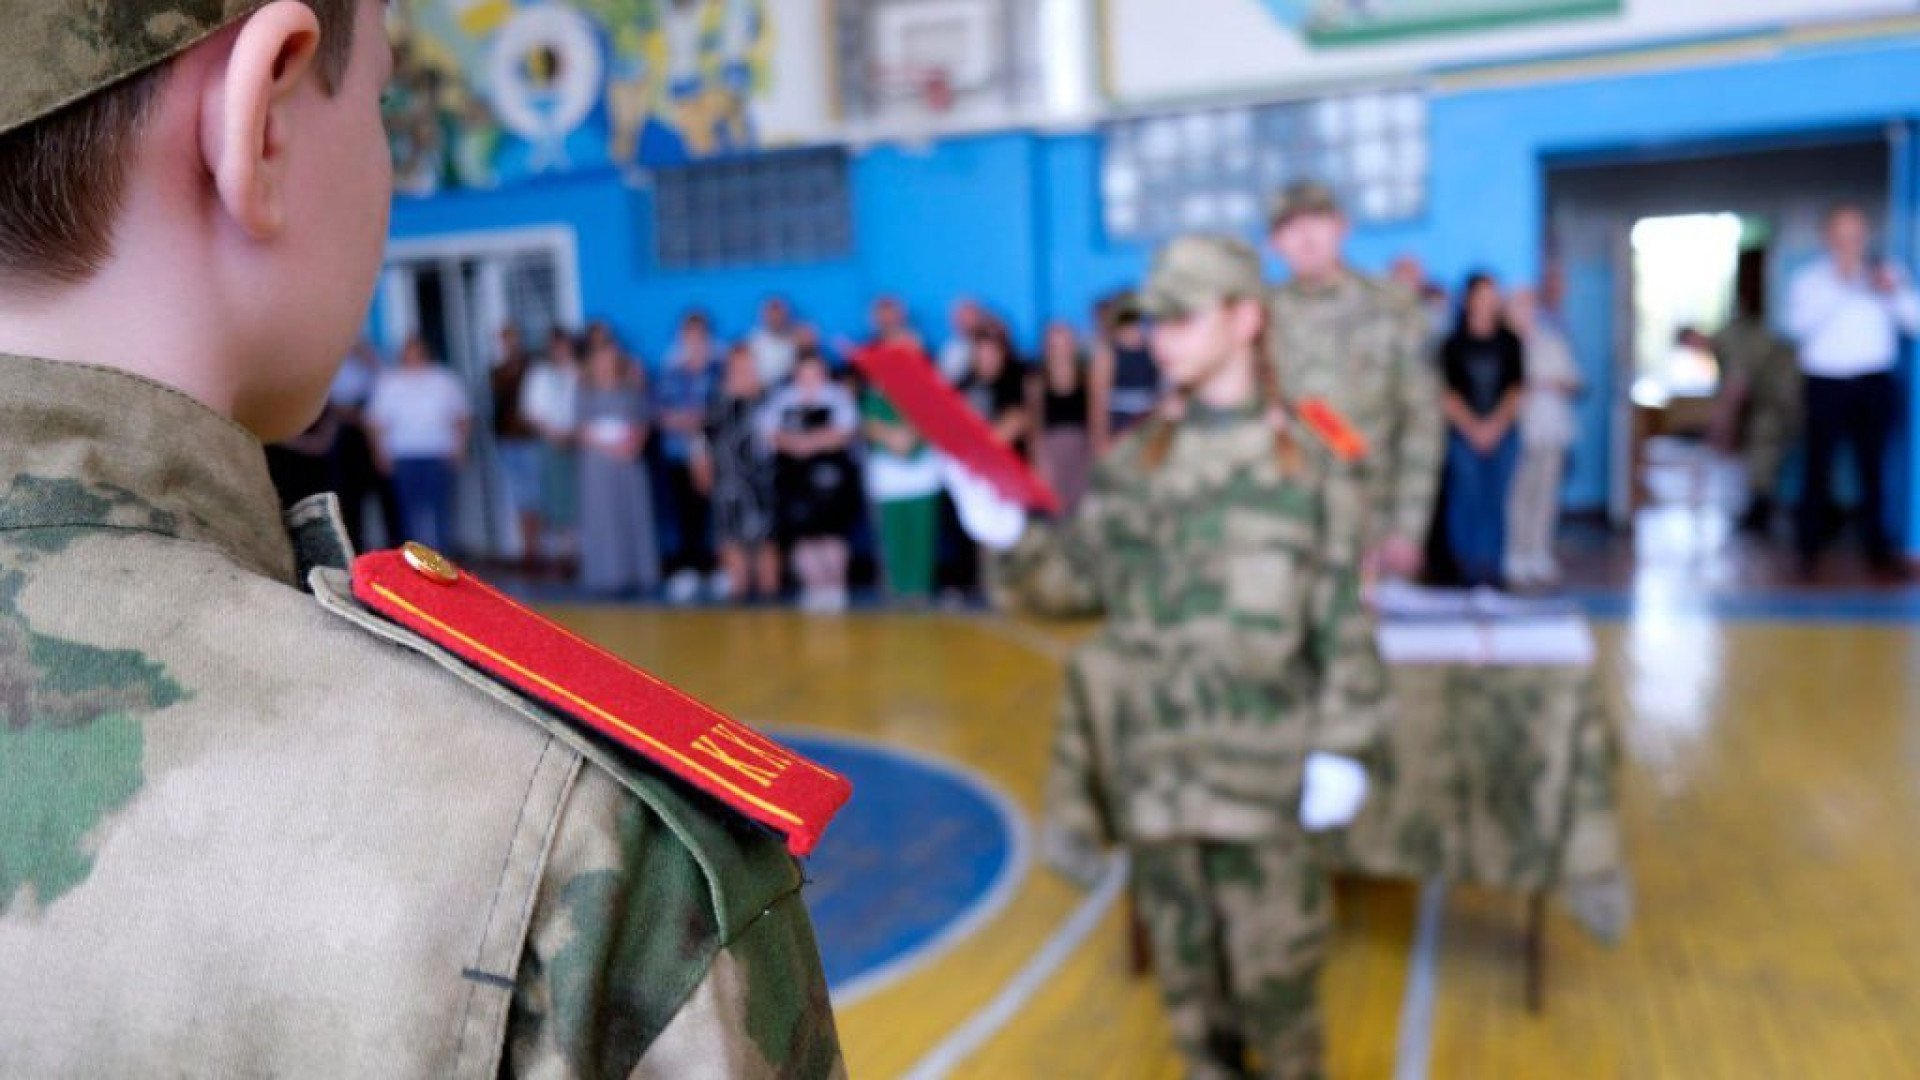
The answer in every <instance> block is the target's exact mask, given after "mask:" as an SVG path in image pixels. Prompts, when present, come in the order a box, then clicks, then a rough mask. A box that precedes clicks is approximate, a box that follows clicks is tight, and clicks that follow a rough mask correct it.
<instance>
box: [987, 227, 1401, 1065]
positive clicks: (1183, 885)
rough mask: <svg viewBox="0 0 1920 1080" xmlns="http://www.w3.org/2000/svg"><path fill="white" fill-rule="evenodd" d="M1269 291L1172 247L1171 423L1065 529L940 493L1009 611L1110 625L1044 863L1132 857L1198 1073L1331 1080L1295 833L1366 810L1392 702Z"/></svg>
mask: <svg viewBox="0 0 1920 1080" xmlns="http://www.w3.org/2000/svg"><path fill="white" fill-rule="evenodd" d="M1262 295H1263V288H1262V285H1261V280H1260V263H1259V258H1258V256H1256V255H1255V254H1254V252H1253V251H1252V250H1251V249H1250V248H1248V247H1247V246H1246V245H1245V244H1243V243H1241V242H1239V241H1237V240H1231V239H1226V238H1217V237H1187V238H1183V239H1180V240H1177V241H1175V242H1174V243H1173V244H1171V245H1170V246H1169V247H1168V248H1167V249H1166V250H1165V251H1163V252H1162V253H1161V254H1160V256H1159V258H1158V259H1157V260H1156V262H1155V266H1154V270H1153V274H1152V277H1151V279H1150V281H1149V283H1148V286H1147V288H1146V290H1145V294H1144V301H1145V303H1146V304H1147V305H1148V307H1149V308H1150V310H1151V312H1152V314H1153V315H1154V316H1155V317H1156V319H1157V324H1156V326H1155V328H1154V351H1155V354H1156V360H1157V362H1158V363H1159V364H1160V366H1161V368H1162V371H1163V373H1164V374H1165V376H1166V378H1167V382H1168V383H1169V384H1171V385H1172V386H1174V387H1175V388H1176V394H1175V399H1174V402H1173V406H1172V407H1170V408H1168V409H1164V410H1163V411H1162V412H1161V413H1160V414H1159V415H1158V416H1157V417H1156V418H1155V419H1154V420H1152V421H1151V422H1149V423H1148V424H1147V425H1145V426H1144V427H1143V428H1141V429H1139V430H1138V431H1136V432H1135V434H1133V435H1132V436H1130V437H1129V438H1128V439H1127V440H1125V441H1124V442H1122V443H1121V445H1120V446H1119V447H1118V448H1116V450H1115V452H1114V453H1113V454H1112V455H1110V456H1109V457H1108V458H1107V459H1106V460H1105V461H1104V462H1103V463H1102V465H1101V466H1100V468H1099V470H1098V472H1097V474H1096V476H1095V479H1094V483H1093V487H1092V490H1091V492H1090V493H1089V495H1088V496H1087V500H1086V502H1085V503H1084V504H1083V505H1082V508H1081V510H1080V511H1079V513H1078V514H1077V515H1076V516H1075V517H1074V518H1072V519H1071V520H1070V521H1068V522H1066V523H1065V524H1064V525H1062V526H1060V527H1058V528H1046V527H1041V526H1035V527H1032V528H1027V527H1026V526H1025V523H1024V520H1023V518H1022V516H1021V515H1020V514H1019V512H1018V511H1017V510H1014V509H1013V508H1012V507H1011V504H1007V503H1004V502H1001V501H999V499H998V498H997V496H995V495H994V494H993V493H992V492H991V491H990V490H988V489H986V488H985V487H984V486H983V485H981V484H980V483H979V482H978V481H977V480H975V479H974V478H972V477H969V476H967V475H965V474H962V473H955V474H953V475H951V476H950V480H949V482H950V484H951V486H952V488H953V490H954V492H955V495H956V500H957V502H958V503H959V506H960V510H961V514H962V520H963V522H965V523H966V524H967V526H968V528H969V530H970V531H972V532H974V533H975V534H976V537H977V538H978V539H979V540H980V541H981V542H982V543H984V544H987V545H988V546H990V547H996V548H1000V549H1002V554H1001V555H1000V556H999V557H998V558H997V559H996V560H995V562H996V571H997V573H998V577H999V581H998V587H997V589H996V593H997V595H998V596H999V597H1000V598H1002V599H1003V600H1004V601H1006V602H1008V603H1010V604H1014V605H1017V606H1020V607H1025V608H1028V609H1031V610H1033V611H1036V612H1038V613H1042V614H1050V615H1072V614H1084V613H1091V612H1095V611H1104V612H1105V614H1106V626H1105V629H1104V632H1102V633H1101V634H1100V635H1099V637H1098V638H1096V639H1095V640H1094V641H1093V642H1092V643H1090V644H1088V645H1087V646H1085V647H1083V648H1082V649H1080V650H1079V651H1078V652H1077V653H1076V654H1075V656H1074V658H1073V660H1072V663H1071V664H1070V666H1069V669H1068V673H1067V694H1066V699H1065V704H1064V707H1063V709H1062V711H1061V715H1060V719H1059V726H1058V728H1057V730H1056V735H1055V743H1054V760H1053V769H1052V776H1051V778H1050V782H1049V790H1048V793H1047V818H1048V830H1047V835H1048V839H1047V845H1046V846H1047V849H1048V854H1049V857H1050V859H1052V861H1054V862H1055V864H1056V865H1057V866H1061V868H1062V869H1064V870H1067V871H1068V872H1069V873H1070V874H1073V875H1074V876H1077V877H1083V878H1084V877H1085V876H1087V869H1088V868H1089V864H1088V858H1087V856H1088V855H1090V854H1091V853H1092V852H1093V851H1094V850H1095V849H1096V847H1097V846H1098V845H1100V844H1105V843H1119V844H1123V845H1125V847H1126V848H1127V849H1128V850H1129V851H1130V852H1131V853H1132V856H1133V873H1134V887H1135V893H1136V895H1137V897H1138V900H1139V904H1140V910H1141V914H1142V915H1143V916H1144V918H1145V920H1146V923H1147V926H1148V929H1149V930H1150V932H1151V935H1152V940H1153V945H1154V953H1155V960H1156V962H1157V967H1158V971H1159V975H1160V982H1161V987H1162V990H1163V992H1164V995H1165V999H1166V1004H1167V1009H1168V1013H1169V1018H1170V1020H1171V1023H1172V1027H1173V1031H1174V1037H1175V1039H1176V1041H1177V1042H1178V1044H1179V1047H1180V1050H1181V1052H1182V1054H1183V1055H1185V1057H1186V1059H1187V1061H1188V1063H1189V1066H1190V1068H1191V1070H1192V1075H1194V1076H1199V1077H1235V1076H1246V1075H1250V1074H1252V1073H1253V1071H1254V1070H1255V1068H1256V1067H1257V1068H1258V1070H1259V1071H1260V1073H1262V1074H1264V1075H1271V1076H1284V1077H1298V1076H1312V1075H1316V1074H1317V1073H1318V1072H1319V1069H1320V1061H1321V1035H1320V1021H1319V1016H1318V1010H1317V1006H1316V1003H1315V998H1316V984H1317V981H1318V975H1319V969H1320V964H1321V957H1322V954H1323V950H1324V946H1325V939H1326V935H1327V932H1328V925H1329V923H1328V916H1329V910H1328V908H1329V896H1328V885H1327V880H1326V874H1325V871H1324V869H1323V868H1322V866H1321V865H1320V864H1319V862H1318V861H1317V859H1316V857H1315V854H1314V851H1313V846H1312V845H1311V844H1310V843H1309V840H1308V836H1307V833H1308V831H1310V830H1313V829H1316V828H1322V827H1328V826H1331V825H1335V824H1343V823H1344V822H1345V821H1346V820H1349V819H1350V818H1351V817H1352V815H1353V814H1354V812H1356V811H1357V810H1358V808H1359V803H1360V799H1361V797H1362V796H1363V794H1364V787H1365V780H1364V773H1362V772H1361V770H1360V768H1359V766H1358V764H1357V763H1356V762H1355V760H1354V759H1353V757H1352V756H1351V755H1357V754H1359V753H1361V752H1362V751H1363V750H1364V749H1365V747H1366V746H1367V744H1368V743H1369V742H1370V741H1371V740H1372V737H1373V735H1374V733H1375V730H1376V724H1377V718H1378V716H1379V711H1378V710H1379V707H1380V705H1381V701H1382V691H1383V677H1382V676H1383V673H1382V669H1381V666H1380V662H1379V659H1378V656H1377V654H1376V652H1375V651H1374V647H1373V643H1372V634H1371V627H1370V625H1369V619H1368V617H1367V616H1366V614H1365V612H1364V611H1363V609H1362V607H1361V604H1360V591H1359V576H1358V571H1357V564H1358V551H1357V541H1356V540H1355V539H1353V538H1354V537H1356V536H1357V535H1358V532H1359V530H1357V529H1351V528H1349V527H1347V521H1346V516H1347V515H1351V514H1356V513H1362V512H1364V511H1365V504H1364V493H1362V492H1361V491H1359V490H1358V485H1357V483H1355V482H1354V481H1353V480H1350V479H1346V478H1345V476H1344V475H1343V474H1344V470H1338V471H1337V470H1335V469H1334V468H1333V466H1332V464H1331V462H1330V460H1329V458H1328V455H1327V454H1326V453H1325V452H1324V450H1323V448H1322V447H1321V446H1319V445H1318V444H1317V443H1312V442H1309V441H1308V440H1307V439H1306V438H1305V437H1302V438H1300V439H1299V440H1297V441H1296V439H1295V438H1294V435H1293V431H1294V430H1295V429H1296V428H1298V427H1299V425H1298V424H1297V423H1288V422H1284V421H1283V419H1282V414H1281V413H1280V412H1279V411H1278V409H1277V408H1275V407H1274V405H1273V402H1274V399H1275V396H1276V395H1275V394H1274V392H1273V388H1272V382H1271V378H1270V376H1268V375H1266V374H1263V373H1264V372H1267V371H1269V369H1268V368H1267V367H1266V365H1265V364H1263V363H1261V362H1260V357H1261V354H1260V350H1259V337H1260V334H1261V331H1262V326H1263V324H1264V320H1265V313H1264V310H1263V305H1262V299H1261V298H1262ZM1303 788H1304V789H1305V795H1304V798H1303ZM1256 1063H1257V1066H1256Z"/></svg>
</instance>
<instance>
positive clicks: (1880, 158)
mask: <svg viewBox="0 0 1920 1080" xmlns="http://www.w3.org/2000/svg"><path fill="white" fill-rule="evenodd" d="M1891 169H1892V155H1891V153H1890V150H1889V142H1888V135H1887V133H1886V132H1885V131H1880V130H1874V131H1861V132H1847V133H1833V134H1824V135H1819V136H1808V135H1793V136H1782V137H1780V138H1778V139H1774V140H1769V142H1768V143H1767V144H1759V145H1756V143H1755V142H1752V141H1747V142H1742V143H1738V144H1728V143H1715V144H1702V145H1698V146H1691V147H1663V148H1658V149H1654V150H1648V149H1633V150H1622V151H1618V152H1610V153H1586V154H1580V155H1577V156H1571V155H1570V156H1567V157H1564V158H1559V159H1556V160H1553V161H1551V162H1549V163H1548V168H1547V192H1548V222H1547V245H1548V249H1549V250H1550V251H1551V252H1552V254H1553V256H1554V258H1555V260H1556V262H1557V263H1558V264H1559V266H1560V268H1561V270H1562V272H1563V276H1564V279H1565V281H1566V284H1567V293H1566V299H1565V302H1564V304H1563V308H1562V311H1561V313H1560V314H1561V317H1562V320H1563V323H1564V325H1565V327H1566V330H1567V334H1568V336H1569V338H1570V339H1571V341H1572V342H1573V345H1574V348H1575V350H1576V352H1577V353H1578V354H1579V355H1580V356H1582V357H1583V362H1584V364H1585V365H1586V367H1587V370H1588V371H1590V372H1592V373H1593V375H1594V377H1593V378H1592V380H1591V386H1592V391H1593V392H1592V393H1590V394H1589V395H1588V398H1587V400H1585V401H1584V402H1583V403H1582V405H1581V409H1582V415H1581V438H1580V442H1579V444H1578V445H1577V446H1576V447H1575V453H1574V458H1573V475H1572V476H1571V478H1570V483H1569V489H1568V493H1569V502H1570V503H1571V504H1572V505H1573V506H1575V507H1581V508H1604V510H1605V512H1606V516H1607V518H1608V520H1609V521H1610V522H1611V523H1612V524H1613V525H1615V526H1616V527H1621V528H1625V527H1630V526H1632V525H1633V523H1634V521H1635V513H1636V511H1637V510H1638V509H1639V508H1640V507H1642V506H1644V505H1646V504H1647V503H1648V501H1649V500H1659V499H1667V498H1671V499H1675V500H1678V501H1681V502H1684V503H1687V504H1689V505H1690V506H1692V507H1696V508H1698V509H1699V511H1700V513H1698V514H1696V515H1695V519H1696V520H1697V521H1699V522H1700V523H1701V527H1702V529H1703V530H1705V531H1704V532H1703V534H1702V536H1701V537H1700V539H1704V540H1707V541H1711V540H1713V539H1715V538H1716V537H1717V536H1718V535H1720V532H1721V531H1722V530H1724V528H1725V526H1726V525H1727V524H1728V523H1727V521H1726V520H1725V518H1726V516H1727V515H1728V514H1730V513H1731V512H1732V509H1733V508H1734V506H1735V505H1737V504H1738V503H1739V502H1740V501H1741V496H1740V494H1739V490H1740V486H1739V485H1740V483H1741V480H1740V478H1739V477H1738V476H1737V475H1732V474H1726V473H1724V472H1719V473H1716V472H1714V471H1713V470H1711V469H1701V468H1695V467H1694V465H1696V464H1698V463H1699V461H1700V459H1697V458H1695V457H1693V456H1691V455H1690V453H1688V452H1689V451H1690V450H1692V448H1693V444H1692V443H1691V442H1690V441H1689V440H1693V439H1695V438H1697V436H1698V435H1700V434H1701V433H1703V432H1704V430H1705V427H1706V424H1707V422H1708V416H1709V409H1710V402H1711V399H1712V395H1713V392H1714V390H1715V389H1716V388H1717V384H1718V372H1717V369H1716V367H1715V365H1714V362H1713V360H1712V357H1711V356H1710V355H1709V354H1706V353H1705V352H1704V351H1702V350H1699V349H1695V348H1689V347H1688V346H1686V345H1684V344H1683V343H1682V342H1681V341H1680V335H1679V331H1680V330H1681V329H1683V328H1692V329H1696V330H1698V331H1700V332H1701V333H1703V334H1708V335H1710V334H1712V333H1713V332H1715V331H1716V330H1718V329H1719V328H1720V327H1721V326H1723V325H1725V323H1726V321H1727V319H1728V318H1729V316H1730V315H1731V313H1732V309H1733V306H1734V299H1733V298H1734V293H1735V279H1736V275H1737V273H1738V271H1739V268H1740V265H1741V262H1742V261H1743V260H1745V261H1748V262H1752V261H1754V260H1759V261H1760V262H1761V263H1762V264H1763V267H1764V269H1763V272H1762V277H1761V280H1760V286H1761V288H1760V291H1761V293H1762V300H1763V303H1764V301H1766V300H1771V301H1773V302H1772V303H1770V304H1765V305H1764V306H1766V307H1767V308H1768V309H1769V310H1771V311H1774V312H1776V313H1777V312H1780V311H1782V310H1783V309H1784V306H1785V305H1784V302H1783V301H1784V299H1785V296H1786V290H1787V285H1788V282H1789V281H1790V280H1791V278H1792V276H1793V274H1794V273H1796V272H1797V271H1798V270H1799V269H1800V268H1801V267H1803V266H1805V265H1806V264H1808V263H1809V262H1811V261H1812V260H1813V259H1815V258H1817V257H1819V255H1820V252H1821V223H1822V220H1823V218H1824V216H1825V214H1826V211H1827V209H1828V208H1829V207H1831V206H1832V205H1833V204H1834V203H1836V202H1841V201H1846V202H1852V203H1856V204H1858V205H1861V206H1864V207H1867V208H1868V209H1869V211H1870V212H1871V213H1873V214H1875V215H1876V216H1878V215H1881V214H1882V212H1883V210H1884V208H1885V207H1886V206H1887V204H1888V195H1889V190H1890V184H1891V175H1892V173H1891ZM1655 440H1662V441H1655ZM1650 451H1651V452H1650ZM1676 451H1677V452H1678V454H1679V459H1680V461H1679V464H1680V465H1681V466H1683V467H1682V468H1679V469H1677V470H1676V469H1675V468H1673V467H1672V466H1673V465H1674V464H1675V462H1674V460H1673V458H1674V452H1676ZM1788 472H1789V474H1791V473H1792V468H1791V467H1789V469H1788ZM1729 488H1731V489H1732V490H1731V491H1728V490H1727V489H1729Z"/></svg>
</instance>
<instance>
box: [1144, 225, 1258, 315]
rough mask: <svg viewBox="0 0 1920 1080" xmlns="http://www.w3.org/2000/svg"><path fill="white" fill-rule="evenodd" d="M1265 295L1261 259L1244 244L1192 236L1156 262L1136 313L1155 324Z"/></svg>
mask: <svg viewBox="0 0 1920 1080" xmlns="http://www.w3.org/2000/svg"><path fill="white" fill-rule="evenodd" d="M1265 290H1266V283H1265V279H1264V275H1263V274H1262V272H1261V266H1260V256H1259V254H1258V253H1256V252H1255V251H1254V250H1253V247H1252V246H1251V245H1249V244H1248V243H1247V242H1246V241H1244V240H1240V239H1237V238H1235V237H1231V236H1217V235H1210V234H1202V233H1194V234H1190V235H1187V236H1182V237H1179V238H1177V239H1175V240H1173V241H1172V242H1171V243H1169V244H1167V246H1166V247H1163V248H1161V249H1160V253H1159V254H1158V255H1156V256H1154V260H1153V271H1152V273H1150V274H1149V275H1148V276H1147V284H1146V287H1145V288H1143V289H1141V290H1140V307H1141V309H1142V310H1144V311H1145V312H1146V313H1147V314H1148V315H1151V316H1154V317H1155V318H1164V317H1167V316H1178V315H1185V314H1188V313H1190V312H1194V311H1199V310H1201V309H1203V308H1205V307H1207V306H1208V305H1210V304H1217V303H1219V302H1221V301H1223V300H1231V299H1245V298H1249V297H1257V296H1260V295H1262V294H1263V293H1264V292H1265Z"/></svg>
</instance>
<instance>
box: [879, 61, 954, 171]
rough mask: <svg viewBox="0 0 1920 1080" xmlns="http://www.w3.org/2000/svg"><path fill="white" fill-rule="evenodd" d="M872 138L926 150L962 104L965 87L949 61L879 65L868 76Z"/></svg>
mask: <svg viewBox="0 0 1920 1080" xmlns="http://www.w3.org/2000/svg"><path fill="white" fill-rule="evenodd" d="M867 85H868V87H869V92H870V94H871V97H870V109H871V115H870V116H869V117H868V119H867V122H868V124H869V125H870V127H869V132H870V135H869V137H870V138H871V139H873V140H874V141H877V142H895V143H899V144H900V145H902V146H905V147H906V148H907V149H909V150H912V151H916V152H924V151H926V150H929V149H931V148H932V146H933V142H934V138H935V136H936V135H937V134H938V133H939V131H940V130H941V128H942V126H943V125H944V123H945V122H946V120H947V119H948V118H949V117H951V116H952V115H953V112H954V109H955V107H956V106H957V105H958V104H959V101H960V93H961V88H960V87H959V86H958V85H957V84H956V83H955V82H954V77H953V70H952V69H951V68H949V67H947V66H946V65H945V64H903V65H898V66H887V65H883V64H875V65H874V66H873V68H872V72H871V74H870V76H869V78H868V81H867Z"/></svg>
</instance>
